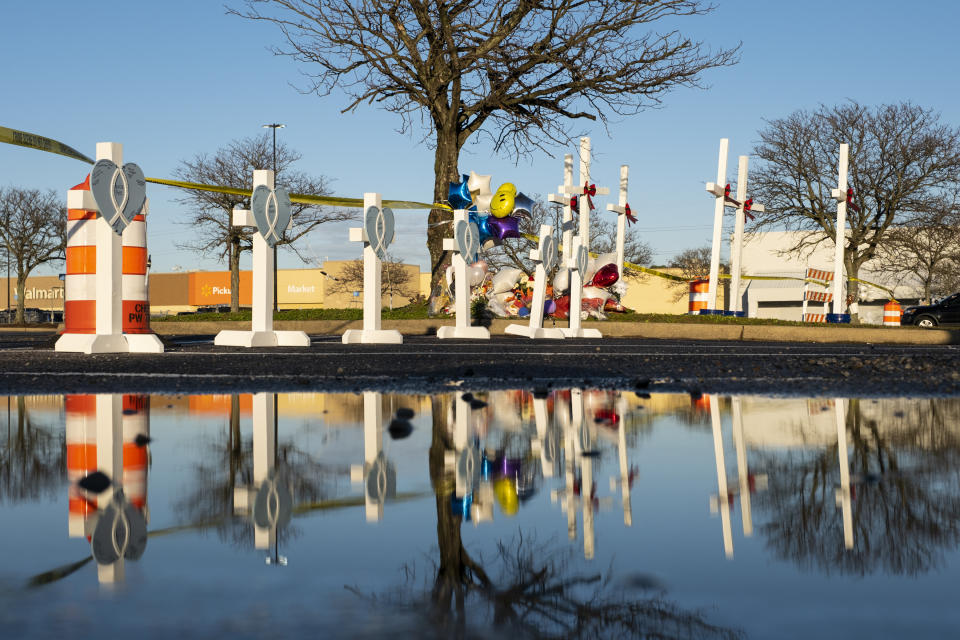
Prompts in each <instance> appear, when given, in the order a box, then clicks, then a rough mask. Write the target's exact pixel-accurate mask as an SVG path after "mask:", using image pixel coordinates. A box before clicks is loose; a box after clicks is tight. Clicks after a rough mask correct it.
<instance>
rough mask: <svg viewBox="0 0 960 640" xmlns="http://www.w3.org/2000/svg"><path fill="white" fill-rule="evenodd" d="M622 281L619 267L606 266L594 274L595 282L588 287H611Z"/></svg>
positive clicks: (591, 282)
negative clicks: (618, 270)
mask: <svg viewBox="0 0 960 640" xmlns="http://www.w3.org/2000/svg"><path fill="white" fill-rule="evenodd" d="M619 279H620V274H619V273H618V272H617V265H615V264H605V265H603V266H602V267H600V268H599V269H597V272H596V273H595V274H593V280H591V281H590V283H589V284H588V285H587V286H590V287H600V288H601V289H602V288H604V287H609V286H610V285H612V284H614V283H615V282H616V281H617V280H619Z"/></svg>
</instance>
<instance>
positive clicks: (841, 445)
mask: <svg viewBox="0 0 960 640" xmlns="http://www.w3.org/2000/svg"><path fill="white" fill-rule="evenodd" d="M833 402H834V405H833V406H834V413H835V415H836V418H837V453H838V455H839V458H840V488H839V489H837V506H839V507H840V510H841V514H842V517H843V546H844V547H845V548H847V549H853V511H852V505H851V499H850V458H849V456H848V455H847V412H846V407H845V406H844V404H843V402H844V401H843V399H842V398H836V399H835V400H834V401H833Z"/></svg>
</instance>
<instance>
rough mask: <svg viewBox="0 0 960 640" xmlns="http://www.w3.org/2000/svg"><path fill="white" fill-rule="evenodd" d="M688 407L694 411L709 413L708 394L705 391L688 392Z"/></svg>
mask: <svg viewBox="0 0 960 640" xmlns="http://www.w3.org/2000/svg"><path fill="white" fill-rule="evenodd" d="M690 407H691V408H692V409H693V412H694V413H710V395H709V394H706V393H703V394H696V393H692V394H690Z"/></svg>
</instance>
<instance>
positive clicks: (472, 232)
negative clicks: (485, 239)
mask: <svg viewBox="0 0 960 640" xmlns="http://www.w3.org/2000/svg"><path fill="white" fill-rule="evenodd" d="M454 235H455V237H456V240H457V250H458V251H459V252H460V255H461V257H463V259H464V260H465V261H466V263H467V264H473V263H474V262H476V261H477V251H479V250H480V228H479V227H477V225H476V224H475V223H473V222H470V221H469V220H460V221H459V222H457V228H456V231H455V232H454Z"/></svg>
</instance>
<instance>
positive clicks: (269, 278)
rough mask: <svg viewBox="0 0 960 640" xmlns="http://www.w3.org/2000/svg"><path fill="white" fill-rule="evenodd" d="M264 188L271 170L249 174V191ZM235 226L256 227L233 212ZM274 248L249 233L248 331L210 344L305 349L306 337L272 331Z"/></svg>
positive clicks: (248, 216) (241, 212)
mask: <svg viewBox="0 0 960 640" xmlns="http://www.w3.org/2000/svg"><path fill="white" fill-rule="evenodd" d="M260 185H265V186H267V187H269V188H271V189H273V171H262V170H259V169H258V170H256V171H254V172H253V188H254V189H256V188H257V187H258V186H260ZM232 222H233V225H234V226H235V227H256V226H257V223H256V221H255V220H254V218H253V213H252V212H250V211H248V210H246V209H234V210H233V220H232ZM276 257H277V256H276V248H275V247H271V246H270V245H268V244H267V241H266V240H264V239H263V236H261V235H260V234H259V233H254V234H253V300H252V302H253V314H252V315H253V319H252V320H251V323H250V331H221V332H220V333H218V334H217V337H216V338H214V340H213V344H215V345H217V346H221V347H309V346H310V337H309V336H308V335H307V334H306V333H304V332H303V331H274V330H273V285H274V282H273V262H274V260H276Z"/></svg>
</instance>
